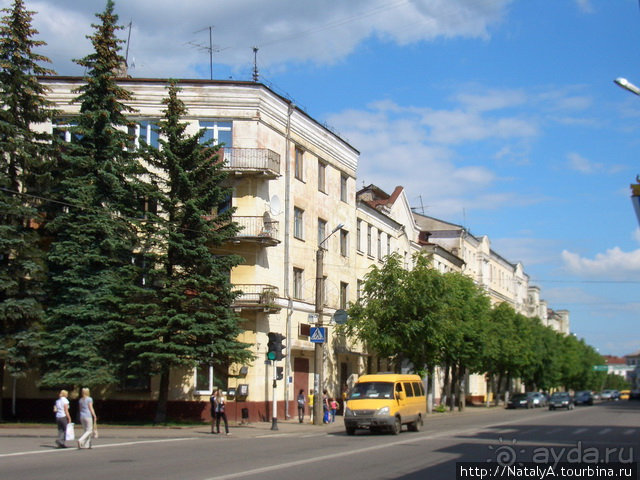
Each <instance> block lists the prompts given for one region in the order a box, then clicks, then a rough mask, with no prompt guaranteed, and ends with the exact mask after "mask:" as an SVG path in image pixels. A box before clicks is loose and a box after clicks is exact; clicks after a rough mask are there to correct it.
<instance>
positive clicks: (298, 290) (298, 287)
mask: <svg viewBox="0 0 640 480" xmlns="http://www.w3.org/2000/svg"><path fill="white" fill-rule="evenodd" d="M303 273H304V270H302V269H301V268H294V269H293V297H294V298H297V299H298V300H301V299H302V274H303Z"/></svg>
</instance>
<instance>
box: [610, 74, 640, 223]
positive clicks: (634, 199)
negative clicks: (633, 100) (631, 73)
mask: <svg viewBox="0 0 640 480" xmlns="http://www.w3.org/2000/svg"><path fill="white" fill-rule="evenodd" d="M614 83H615V84H616V85H618V86H620V87H621V88H624V89H625V90H627V91H628V92H631V93H633V94H634V95H638V96H640V88H638V87H637V86H635V85H634V84H633V83H631V82H630V81H629V80H627V79H626V78H622V77H618V78H616V79H615V80H614ZM636 182H637V183H636V184H631V185H630V187H631V203H632V204H633V209H634V211H635V212H636V218H637V219H638V223H639V224H640V175H638V176H636Z"/></svg>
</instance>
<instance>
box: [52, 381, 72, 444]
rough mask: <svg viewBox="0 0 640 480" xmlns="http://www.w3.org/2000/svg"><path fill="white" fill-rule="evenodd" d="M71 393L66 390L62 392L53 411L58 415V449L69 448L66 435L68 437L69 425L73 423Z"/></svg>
mask: <svg viewBox="0 0 640 480" xmlns="http://www.w3.org/2000/svg"><path fill="white" fill-rule="evenodd" d="M68 396H69V392H67V391H66V390H60V393H59V394H58V399H57V400H56V405H55V407H54V408H53V411H54V412H55V414H56V425H57V426H58V439H57V440H56V445H58V448H67V445H66V444H65V442H66V435H67V424H69V423H71V415H70V414H69V399H68V398H67V397H68Z"/></svg>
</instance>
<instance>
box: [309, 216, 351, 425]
mask: <svg viewBox="0 0 640 480" xmlns="http://www.w3.org/2000/svg"><path fill="white" fill-rule="evenodd" d="M342 227H344V224H343V223H340V224H338V226H337V227H336V228H334V229H333V230H331V233H330V234H329V235H327V236H326V237H325V238H324V239H323V240H322V241H321V242H320V243H319V244H318V250H316V309H315V310H316V315H317V317H318V318H317V320H316V327H318V328H322V307H323V305H322V303H323V299H322V292H323V291H324V288H323V284H324V278H323V264H324V247H323V246H322V244H323V243H324V242H326V241H327V240H328V239H329V237H331V235H333V234H334V233H336V232H337V231H338V230H340V229H341V228H342ZM326 340H327V336H326V335H325V338H324V341H322V342H316V344H315V347H314V352H313V353H314V360H313V389H314V393H313V424H314V425H322V392H321V391H320V390H321V389H322V385H323V383H324V342H326Z"/></svg>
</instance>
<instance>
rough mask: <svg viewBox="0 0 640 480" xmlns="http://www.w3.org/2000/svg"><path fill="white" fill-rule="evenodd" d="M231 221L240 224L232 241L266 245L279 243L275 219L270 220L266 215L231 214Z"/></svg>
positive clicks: (271, 245) (270, 245)
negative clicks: (243, 215)
mask: <svg viewBox="0 0 640 480" xmlns="http://www.w3.org/2000/svg"><path fill="white" fill-rule="evenodd" d="M233 221H234V222H236V223H237V224H238V225H239V226H240V231H239V232H238V233H237V234H236V236H235V237H234V239H233V241H234V242H236V243H240V242H251V243H259V244H261V245H264V246H267V247H273V246H275V245H278V244H279V243H280V239H279V232H278V224H279V222H278V221H277V220H271V219H270V218H268V216H265V215H263V216H260V217H239V216H235V215H234V216H233Z"/></svg>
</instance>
